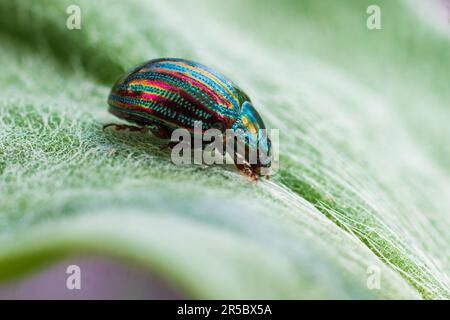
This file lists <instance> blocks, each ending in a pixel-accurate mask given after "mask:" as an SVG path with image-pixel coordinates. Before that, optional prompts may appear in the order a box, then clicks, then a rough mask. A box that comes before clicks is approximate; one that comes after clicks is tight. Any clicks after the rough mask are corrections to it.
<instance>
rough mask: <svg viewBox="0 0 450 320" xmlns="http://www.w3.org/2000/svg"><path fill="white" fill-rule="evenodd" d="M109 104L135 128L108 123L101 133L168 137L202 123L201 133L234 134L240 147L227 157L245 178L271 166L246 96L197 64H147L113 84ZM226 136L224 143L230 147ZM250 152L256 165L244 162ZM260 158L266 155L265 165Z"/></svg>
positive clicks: (171, 60)
mask: <svg viewBox="0 0 450 320" xmlns="http://www.w3.org/2000/svg"><path fill="white" fill-rule="evenodd" d="M108 104H109V111H110V112H111V113H112V114H113V115H115V116H117V117H119V118H121V119H124V120H126V121H128V122H132V123H134V124H135V125H123V124H107V125H105V126H104V129H105V128H107V127H110V126H114V127H115V128H116V129H117V130H123V129H129V130H130V131H146V130H150V131H151V132H152V133H153V134H154V135H155V136H156V137H158V138H162V139H169V138H170V137H171V134H172V132H173V131H174V130H175V129H178V128H183V129H187V130H189V132H193V130H194V127H195V123H196V121H201V123H202V130H203V131H204V130H207V129H210V128H216V129H219V130H220V131H221V132H222V133H225V131H226V130H227V129H230V130H232V131H233V132H235V133H236V135H235V136H234V137H233V139H235V142H236V141H237V143H238V144H240V145H241V147H242V148H233V149H232V150H233V152H232V154H230V155H231V156H232V158H233V160H234V162H235V165H236V167H237V168H238V169H239V170H240V171H241V172H242V173H244V174H245V175H247V176H249V177H250V178H252V179H257V178H259V177H261V176H265V175H266V174H264V173H262V171H263V170H261V169H262V168H268V167H270V165H271V159H270V154H271V141H270V139H269V137H268V136H267V134H266V132H265V129H266V126H265V124H264V122H263V120H262V118H261V116H260V115H259V113H258V112H257V111H256V109H255V108H254V107H253V105H252V102H251V100H250V98H249V97H248V96H247V94H245V93H244V92H243V91H242V90H241V89H240V88H239V87H238V86H237V85H235V84H234V83H233V82H232V81H230V80H229V79H227V78H226V77H225V76H223V75H221V74H220V73H218V72H215V71H213V70H212V69H210V68H208V67H206V66H204V65H202V64H199V63H196V62H193V61H189V60H185V59H177V58H161V59H154V60H150V61H147V62H145V63H143V64H142V65H139V66H138V67H136V68H134V69H133V70H132V71H130V72H128V73H126V74H125V75H124V76H122V77H121V78H120V79H119V80H118V81H117V82H116V83H115V84H114V85H113V87H112V89H111V92H110V94H109V97H108ZM136 125H137V126H136ZM226 137H227V136H226V135H224V140H225V141H224V142H225V143H229V142H230V141H226V140H227V138H226ZM239 150H240V151H239ZM243 151H244V154H242V153H243ZM251 151H253V152H257V155H258V156H257V159H256V161H253V162H251V161H249V160H250V159H249V156H248V155H249V154H250V153H251ZM261 154H264V155H266V157H265V159H264V161H262V160H261V159H262V157H261V156H260V155H261ZM239 159H240V160H241V161H238V160H239Z"/></svg>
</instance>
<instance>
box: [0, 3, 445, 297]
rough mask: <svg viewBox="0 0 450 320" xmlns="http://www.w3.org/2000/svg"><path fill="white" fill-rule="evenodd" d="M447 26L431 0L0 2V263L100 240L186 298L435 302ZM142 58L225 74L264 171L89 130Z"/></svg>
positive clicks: (30, 266) (37, 262) (54, 254)
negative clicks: (274, 165) (247, 114)
mask: <svg viewBox="0 0 450 320" xmlns="http://www.w3.org/2000/svg"><path fill="white" fill-rule="evenodd" d="M72 4H75V5H78V6H79V7H80V9H81V29H80V30H69V29H67V27H66V20H67V18H68V17H69V14H68V13H67V12H66V9H67V7H68V6H69V5H72ZM372 4H376V5H378V6H379V7H380V9H381V25H382V29H381V30H369V29H368V28H367V25H366V20H367V18H368V17H369V14H368V13H367V8H368V6H369V5H372ZM449 39H450V27H449V24H448V2H446V1H439V0H436V1H429V2H428V1H427V2H426V4H424V2H422V1H400V0H396V1H391V0H389V1H388V0H384V1H381V0H377V1H365V0H362V1H356V0H355V1H351V0H341V1H327V0H319V1H317V0H308V1H288V0H282V1H266V0H263V1H260V0H258V1H256V0H246V1H237V0H235V1H200V0H195V1H173V0H170V1H144V0H133V1H126V2H125V1H106V0H104V1H103V0H102V1H95V2H92V1H80V0H77V1H75V0H71V1H66V0H62V1H50V0H39V1H27V0H19V1H17V0H2V1H1V2H0V43H1V50H0V65H1V69H2V71H1V73H0V84H1V90H0V128H1V130H0V243H1V246H0V279H2V280H4V281H7V280H9V281H11V280H14V279H17V278H18V277H20V276H23V275H24V272H26V271H31V270H34V269H35V268H37V267H43V266H46V265H48V264H49V263H51V262H53V261H56V260H58V259H61V258H63V257H66V256H69V255H73V254H101V255H110V256H113V257H117V258H120V259H122V260H124V261H127V263H129V264H133V265H139V266H141V267H143V268H144V269H146V270H148V271H149V272H152V273H154V274H156V275H157V276H158V277H160V278H161V279H163V280H164V281H166V282H167V283H170V285H171V286H173V287H174V288H176V289H177V290H178V291H179V292H181V293H182V294H183V295H184V296H186V297H191V298H255V299H257V298H287V299H298V298H322V299H327V298H337V299H355V298H357V299H391V298H397V299H404V298H408V299H415V298H425V299H443V298H444V299H445V298H446V299H448V298H450V279H449V270H450V250H449V249H448V244H449V243H450V232H449V230H450V217H449V216H450V213H449V212H450V211H449V210H450V144H449V143H448V137H449V136H450V126H449V125H448V123H449V119H450V109H449V101H450V90H449V80H450V72H449V71H450V59H449V52H450V50H449V49H450V42H449ZM157 57H180V58H186V59H192V60H194V61H198V62H201V63H203V64H206V65H208V66H210V67H212V68H214V69H216V70H219V71H220V72H222V73H223V74H225V75H226V76H228V77H229V78H231V79H232V80H233V81H235V82H236V83H238V84H239V86H240V87H242V88H243V89H244V90H245V91H246V92H247V93H248V94H249V95H250V96H251V98H252V100H253V102H254V103H255V106H256V108H257V109H258V110H259V111H260V113H261V115H262V116H263V118H264V120H265V122H266V124H267V125H268V126H269V128H272V129H279V130H280V162H279V170H278V172H277V174H276V175H274V176H273V177H271V179H270V180H269V181H258V182H257V183H250V182H249V181H248V180H247V179H246V178H245V177H243V176H241V175H240V174H239V173H238V172H236V171H234V170H232V169H229V168H223V167H207V166H175V165H173V164H172V163H171V161H170V157H169V155H168V153H167V152H165V151H164V150H160V149H159V148H158V147H157V146H155V144H154V140H153V139H152V137H150V135H137V134H132V133H130V134H127V133H122V132H120V133H119V132H118V133H111V132H108V133H106V132H103V131H102V130H101V128H102V125H103V124H105V123H108V122H111V121H116V119H114V118H113V117H112V116H111V115H109V114H108V112H107V104H106V97H107V95H108V92H109V89H110V87H111V85H112V83H113V82H114V81H115V80H116V79H117V78H118V77H119V76H120V75H121V74H122V73H123V72H125V71H126V70H128V69H130V68H131V67H133V66H135V65H136V64H139V63H141V62H143V61H146V60H149V59H153V58H157ZM373 270H376V272H375V273H376V275H377V276H378V277H379V280H380V281H379V283H380V286H379V288H373V287H371V286H370V284H369V285H368V281H369V282H370V281H371V279H372V278H371V277H372V276H374V273H373Z"/></svg>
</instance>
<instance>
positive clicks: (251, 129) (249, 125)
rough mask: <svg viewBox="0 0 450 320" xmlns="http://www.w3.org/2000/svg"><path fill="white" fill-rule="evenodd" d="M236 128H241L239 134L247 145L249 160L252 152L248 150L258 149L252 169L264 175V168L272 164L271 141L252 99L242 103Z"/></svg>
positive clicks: (251, 164)
mask: <svg viewBox="0 0 450 320" xmlns="http://www.w3.org/2000/svg"><path fill="white" fill-rule="evenodd" d="M235 130H239V134H238V136H239V138H240V140H241V142H243V143H244V145H245V149H246V151H247V152H246V160H247V161H248V160H249V159H248V158H247V156H248V154H249V153H250V152H248V151H249V150H253V151H255V150H257V159H256V161H254V162H253V163H250V166H251V168H252V171H253V172H255V173H256V174H258V175H264V174H263V172H262V168H268V167H270V165H271V141H270V139H269V137H268V135H267V130H266V126H265V124H264V122H263V120H262V118H261V116H260V115H259V113H258V111H256V109H255V108H254V107H253V105H252V104H251V102H250V101H245V102H244V103H243V104H242V106H241V111H240V115H239V120H238V121H236V125H235Z"/></svg>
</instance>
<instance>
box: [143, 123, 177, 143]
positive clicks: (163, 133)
mask: <svg viewBox="0 0 450 320" xmlns="http://www.w3.org/2000/svg"><path fill="white" fill-rule="evenodd" d="M147 128H148V129H150V131H151V132H152V133H153V135H154V136H155V137H157V138H160V139H170V136H171V132H170V130H169V129H168V128H167V127H165V126H163V125H159V124H151V125H147Z"/></svg>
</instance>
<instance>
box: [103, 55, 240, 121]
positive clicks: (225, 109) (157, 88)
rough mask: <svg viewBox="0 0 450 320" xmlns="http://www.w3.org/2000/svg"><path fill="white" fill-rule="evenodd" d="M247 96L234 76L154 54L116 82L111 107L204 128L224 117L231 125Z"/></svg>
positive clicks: (135, 116)
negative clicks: (229, 78) (234, 82)
mask: <svg viewBox="0 0 450 320" xmlns="http://www.w3.org/2000/svg"><path fill="white" fill-rule="evenodd" d="M246 100H249V99H248V97H247V96H246V95H245V94H244V93H243V92H242V91H241V90H240V89H239V88H238V87H237V86H236V85H235V84H233V83H232V82H231V81H230V80H228V79H226V78H225V77H223V76H221V75H219V74H217V73H216V72H214V71H212V70H211V69H209V68H207V67H206V66H203V65H201V64H198V63H195V62H191V61H187V60H183V59H158V60H150V61H149V62H146V63H145V64H143V65H141V66H139V67H137V68H136V69H134V70H133V71H132V72H131V73H129V74H127V75H126V76H124V77H123V78H122V79H120V80H119V81H118V82H116V84H115V85H114V87H113V89H112V90H111V93H110V95H109V98H108V104H109V105H110V111H111V112H112V113H114V114H115V115H117V116H119V117H121V118H124V119H126V120H129V121H134V122H137V123H139V124H147V123H148V124H152V123H162V124H164V125H166V126H168V127H170V128H178V127H181V128H188V129H190V128H193V127H194V122H195V121H201V122H202V125H203V129H208V128H210V127H212V126H214V125H215V124H216V123H218V122H220V123H222V124H223V125H224V128H227V127H230V126H231V125H232V124H233V123H234V121H235V120H236V119H237V117H238V116H239V110H240V106H241V105H242V103H243V102H244V101H246Z"/></svg>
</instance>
